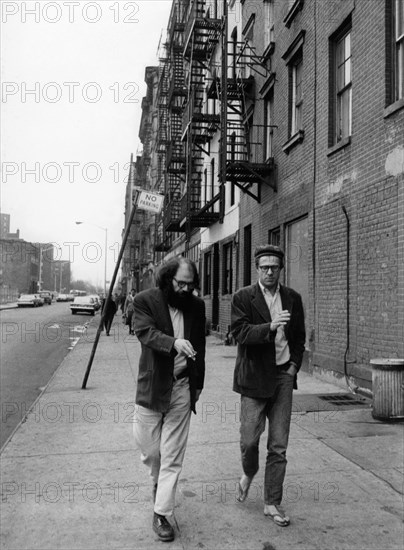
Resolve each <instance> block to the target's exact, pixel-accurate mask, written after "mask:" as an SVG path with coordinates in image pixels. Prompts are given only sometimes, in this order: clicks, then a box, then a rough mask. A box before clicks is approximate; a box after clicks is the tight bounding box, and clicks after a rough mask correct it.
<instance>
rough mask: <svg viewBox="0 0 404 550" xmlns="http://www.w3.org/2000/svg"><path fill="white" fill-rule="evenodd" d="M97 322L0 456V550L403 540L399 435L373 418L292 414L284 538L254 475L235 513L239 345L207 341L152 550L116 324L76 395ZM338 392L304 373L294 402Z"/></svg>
mask: <svg viewBox="0 0 404 550" xmlns="http://www.w3.org/2000/svg"><path fill="white" fill-rule="evenodd" d="M98 321H99V316H96V317H95V319H94V320H92V321H91V323H90V324H89V326H88V328H87V332H86V333H85V334H84V335H83V336H82V338H81V339H80V341H79V342H78V344H77V345H76V346H75V348H74V349H73V350H72V351H71V352H70V354H69V355H68V356H67V357H66V358H65V360H64V361H63V363H62V364H61V365H60V367H59V368H58V370H57V371H56V373H55V375H54V376H53V378H52V379H51V381H50V382H49V384H48V385H47V387H46V388H45V390H44V391H43V393H42V394H41V395H40V397H39V398H38V399H37V401H36V402H35V404H34V406H33V407H32V409H31V412H30V413H29V414H28V415H27V416H26V417H25V416H24V414H23V412H24V406H23V404H15V406H14V407H10V408H9V409H5V410H4V409H3V416H4V414H21V421H22V422H21V424H20V425H19V427H18V429H17V430H16V431H15V432H14V434H13V436H12V437H11V439H10V440H9V441H8V442H7V444H6V445H5V447H4V448H3V450H2V454H1V482H2V505H1V506H2V513H1V518H2V519H1V531H2V548H4V549H7V550H17V549H18V550H23V549H24V550H25V549H29V550H33V549H40V550H45V549H49V550H55V549H63V550H90V549H91V550H92V549H94V550H95V549H105V550H110V549H122V550H123V549H125V550H126V549H128V550H129V549H136V550H149V549H154V548H160V547H162V545H163V546H164V545H166V546H167V547H170V548H173V549H209V550H210V549H212V550H222V549H223V550H225V549H240V550H244V549H251V550H253V549H254V550H273V549H276V550H287V549H290V548H294V549H295V548H300V549H302V550H314V549H318V550H324V549H327V550H333V549H335V550H337V549H338V550H344V549H345V550H348V549H349V550H368V549H373V548H374V549H378V550H379V549H384V550H393V549H401V548H402V543H403V523H402V517H403V501H402V495H401V491H402V487H403V484H402V479H403V478H402V475H403V441H404V439H403V425H402V424H400V423H383V422H378V421H376V420H374V419H373V418H372V416H371V409H370V408H369V407H362V408H358V409H356V408H353V409H351V410H337V411H334V410H332V411H331V410H328V411H322V410H314V411H312V412H306V408H305V407H304V406H302V405H300V406H299V405H297V406H295V413H294V414H293V420H292V429H291V437H290V444H289V451H288V460H289V464H288V470H287V477H286V481H285V495H284V502H283V505H284V508H285V510H286V511H287V513H288V515H289V516H290V518H291V525H290V526H289V527H287V528H281V527H278V526H276V525H275V524H274V523H273V522H272V521H271V520H270V519H268V518H265V517H264V515H263V467H264V461H265V438H264V437H263V438H262V441H261V458H260V471H259V472H258V474H257V476H256V478H255V480H254V482H253V485H252V486H251V489H250V493H249V497H248V499H247V501H246V502H245V503H243V504H239V503H237V502H236V500H235V487H236V482H237V481H238V479H239V477H240V473H241V467H240V456H239V441H238V440H239V434H238V430H239V421H238V410H239V396H238V395H236V394H235V393H233V392H232V390H231V386H232V373H233V367H234V360H235V356H236V348H235V347H233V346H224V345H223V344H222V343H221V342H220V341H219V340H217V339H216V338H214V337H209V338H208V348H207V374H206V384H205V389H204V391H203V393H202V396H201V398H200V401H199V403H198V405H197V413H198V414H197V415H196V416H195V415H193V417H192V422H191V432H190V438H189V443H188V448H187V453H186V457H185V464H184V469H183V472H182V476H181V479H180V483H179V486H178V493H177V506H176V510H175V517H174V518H173V519H172V522H173V524H174V526H175V531H176V539H175V541H174V542H172V543H162V542H160V541H158V540H156V537H155V535H154V533H153V531H152V528H151V521H152V510H153V504H152V492H151V483H150V481H149V479H148V475H147V471H146V469H145V468H144V467H143V465H142V464H141V462H140V459H139V455H138V452H137V451H136V449H135V446H134V442H133V438H132V422H133V413H134V392H135V384H136V373H137V360H138V356H139V351H140V346H139V343H138V341H137V339H136V337H134V336H130V337H129V336H128V335H127V329H126V327H124V326H123V325H122V324H121V323H120V318H116V321H115V323H114V325H113V330H112V331H111V336H110V337H107V336H106V335H105V333H102V336H101V338H100V342H99V346H98V349H97V353H96V356H95V359H94V363H93V366H92V371H91V373H90V377H89V380H88V385H87V389H86V390H82V389H81V385H82V381H83V377H84V373H85V370H86V366H87V363H88V358H89V356H90V352H91V348H92V343H93V341H94V336H95V332H96V329H97V323H98ZM344 391H346V390H345V389H344V388H342V387H339V386H336V385H333V384H329V383H326V382H324V381H321V380H319V379H316V378H314V377H312V376H311V375H309V374H307V373H304V372H302V373H300V374H299V390H298V391H297V392H295V395H296V399H298V396H303V397H304V396H305V395H306V394H307V395H308V394H318V393H322V394H333V393H340V392H344Z"/></svg>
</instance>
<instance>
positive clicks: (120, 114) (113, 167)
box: [0, 0, 171, 286]
mask: <svg viewBox="0 0 404 550" xmlns="http://www.w3.org/2000/svg"><path fill="white" fill-rule="evenodd" d="M0 7H1V22H2V23H1V31H2V38H1V54H2V98H1V212H2V213H6V214H10V216H11V220H10V231H11V232H13V233H15V232H16V231H17V229H19V231H20V238H22V239H24V240H26V241H31V242H44V243H45V242H46V243H47V242H52V243H54V244H55V246H57V247H58V251H57V252H56V253H55V258H56V259H62V260H70V261H71V262H72V273H73V278H74V279H84V280H88V281H90V282H92V283H93V284H98V285H100V286H102V285H103V280H104V262H105V255H104V254H105V233H107V237H108V254H107V279H108V280H110V279H111V278H112V274H113V271H114V268H115V263H116V260H117V256H118V253H119V248H120V245H121V240H122V232H123V230H124V223H125V222H124V208H125V189H126V180H127V176H128V171H129V161H130V156H131V154H132V153H133V155H134V156H136V154H137V153H139V152H140V151H141V143H140V140H139V138H138V132H139V124H140V119H141V100H142V97H143V96H144V95H145V93H146V84H145V82H144V75H145V68H146V66H150V65H158V46H159V42H160V40H161V37H162V36H164V31H165V30H166V28H167V23H168V18H169V13H170V7H171V0H136V2H130V1H129V2H126V1H124V0H120V1H115V2H110V1H107V0H98V1H96V2H91V1H78V0H75V1H74V0H66V1H64V0H62V1H57V2H47V1H41V2H38V1H27V2H16V1H13V2H11V1H10V2H8V1H2V2H1V3H0ZM76 221H82V222H84V223H83V224H81V225H77V224H76V223H75V222H76ZM105 230H107V231H105Z"/></svg>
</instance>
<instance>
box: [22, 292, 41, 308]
mask: <svg viewBox="0 0 404 550" xmlns="http://www.w3.org/2000/svg"><path fill="white" fill-rule="evenodd" d="M43 304H44V302H43V300H42V298H41V297H40V296H38V294H21V296H20V297H19V298H18V300H17V306H18V307H38V306H43Z"/></svg>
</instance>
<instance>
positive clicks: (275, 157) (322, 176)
mask: <svg viewBox="0 0 404 550" xmlns="http://www.w3.org/2000/svg"><path fill="white" fill-rule="evenodd" d="M167 45H168V51H169V52H171V53H170V55H167V56H166V57H165V58H164V59H166V60H168V61H167V63H165V62H163V63H162V64H161V65H160V68H159V78H160V80H161V78H162V75H163V74H164V71H166V70H168V74H169V75H171V77H170V78H169V82H171V81H172V78H173V76H172V75H173V74H174V73H172V72H171V73H170V71H174V72H175V75H176V78H177V80H176V81H175V86H174V87H173V86H171V87H170V92H169V93H168V100H167V101H161V103H159V100H158V98H157V104H159V105H164V104H165V105H167V109H168V116H169V117H170V116H171V115H170V112H169V111H170V109H171V110H174V112H175V114H176V115H178V114H181V117H182V131H181V132H180V134H179V135H178V136H174V137H175V139H174V142H175V143H177V150H178V155H177V156H174V157H173V151H172V147H171V152H170V154H169V155H167V159H168V160H167V163H166V168H167V170H166V172H167V174H170V173H171V174H173V178H171V180H170V179H169V178H168V175H167V180H166V183H165V187H164V190H165V194H166V205H165V211H164V212H163V215H162V217H161V219H160V220H159V222H160V226H159V227H160V233H158V232H157V231H156V235H159V240H158V243H157V245H158V246H157V247H156V250H158V251H159V254H160V256H159V257H158V260H160V259H162V258H163V257H167V256H170V255H173V254H175V253H178V252H181V253H183V254H186V255H189V256H192V257H193V259H195V260H196V261H197V262H198V264H199V267H200V274H201V281H202V288H201V293H202V296H203V297H204V299H205V302H206V306H207V314H208V318H209V322H210V324H211V326H212V327H213V328H214V329H215V330H217V331H218V332H220V333H221V334H223V335H224V334H226V333H227V331H228V325H229V324H230V303H231V298H232V295H233V294H234V292H235V291H236V290H237V289H238V288H240V287H242V286H244V285H247V284H253V283H254V282H255V281H256V278H257V276H256V271H255V266H254V262H253V251H254V248H255V246H256V245H258V244H262V243H266V242H271V243H273V244H279V245H280V246H282V247H283V248H284V249H285V252H286V255H287V260H286V265H285V270H284V272H283V282H284V283H285V284H287V285H289V286H291V287H293V288H295V289H296V290H298V291H299V292H300V293H301V294H302V297H303V302H304V307H305V312H306V328H307V342H306V346H307V365H308V366H309V368H312V369H319V370H327V371H332V372H333V373H335V374H336V375H338V376H341V375H344V374H345V375H346V376H347V377H348V376H353V377H354V379H355V381H356V383H357V384H358V385H362V386H369V385H370V380H371V371H370V367H369V360H370V359H371V358H375V357H404V334H403V326H404V258H403V242H404V219H403V218H404V185H403V182H404V138H403V136H404V2H403V0H329V1H323V0H285V1H283V0H282V1H280V0H244V1H239V0H230V1H229V2H221V1H219V0H217V1H215V0H175V1H174V2H173V9H172V14H171V18H170V22H169V30H168V36H167ZM170 45H171V46H170ZM174 46H175V47H174ZM179 54H181V55H182V63H183V65H182V68H183V71H181V70H179V69H178V59H179V57H178V55H179ZM176 55H177V57H178V59H177V57H176ZM170 56H171V57H170ZM176 63H177V64H176ZM167 66H168V69H167ZM181 79H182V80H181ZM160 89H163V88H160ZM157 95H159V92H158V94H157ZM168 120H170V119H168ZM156 139H158V138H156ZM171 141H173V140H171ZM168 142H170V140H168ZM160 145H163V144H160ZM169 146H170V143H168V144H167V149H166V150H167V151H168V147H169ZM163 150H164V147H163ZM173 159H174V160H173ZM170 182H171V183H170ZM146 185H147V182H146ZM170 185H171V187H170ZM167 235H168V236H169V237H170V238H166V237H167Z"/></svg>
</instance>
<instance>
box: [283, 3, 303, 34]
mask: <svg viewBox="0 0 404 550" xmlns="http://www.w3.org/2000/svg"><path fill="white" fill-rule="evenodd" d="M303 4H304V0H295V2H294V4H293V5H292V7H291V8H290V10H289V11H288V13H287V14H286V17H285V19H284V20H283V22H284V23H285V26H286V27H287V28H288V29H289V28H290V26H291V24H292V21H293V19H294V18H295V17H296V15H297V13H298V12H299V11H300V10H302V9H303Z"/></svg>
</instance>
